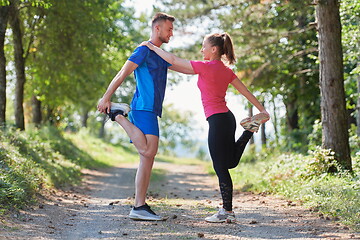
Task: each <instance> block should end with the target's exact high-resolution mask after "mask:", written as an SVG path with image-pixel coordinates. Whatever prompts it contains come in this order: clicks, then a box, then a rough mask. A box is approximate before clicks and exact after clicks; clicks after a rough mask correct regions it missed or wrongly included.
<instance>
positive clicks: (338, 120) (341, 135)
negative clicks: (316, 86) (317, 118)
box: [316, 0, 352, 170]
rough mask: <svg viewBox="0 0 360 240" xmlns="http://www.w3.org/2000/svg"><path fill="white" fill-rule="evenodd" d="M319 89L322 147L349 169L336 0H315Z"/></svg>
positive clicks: (339, 25) (339, 27) (350, 167)
mask: <svg viewBox="0 0 360 240" xmlns="http://www.w3.org/2000/svg"><path fill="white" fill-rule="evenodd" d="M316 17H317V23H318V31H319V35H318V36H319V60H320V92H321V116H322V134H323V138H322V139H323V142H322V144H323V147H324V148H326V149H332V150H333V151H335V153H336V159H337V161H338V162H339V164H340V165H341V166H343V167H344V168H345V169H347V170H352V165H351V157H350V147H349V133H348V122H347V113H346V107H345V91H344V74H343V70H344V69H343V54H342V45H341V23H340V14H339V1H338V0H319V1H318V2H317V6H316Z"/></svg>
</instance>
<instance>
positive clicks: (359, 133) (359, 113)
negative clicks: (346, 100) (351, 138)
mask: <svg viewBox="0 0 360 240" xmlns="http://www.w3.org/2000/svg"><path fill="white" fill-rule="evenodd" d="M359 65H360V63H358V66H359ZM357 92H358V99H357V118H356V126H357V131H356V133H357V136H358V137H360V76H358V79H357Z"/></svg>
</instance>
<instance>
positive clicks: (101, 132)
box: [99, 114, 106, 138]
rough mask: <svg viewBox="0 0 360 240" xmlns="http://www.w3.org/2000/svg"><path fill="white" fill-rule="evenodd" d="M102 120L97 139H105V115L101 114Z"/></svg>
mask: <svg viewBox="0 0 360 240" xmlns="http://www.w3.org/2000/svg"><path fill="white" fill-rule="evenodd" d="M103 115H104V116H103V118H102V121H101V127H100V131H99V138H104V137H105V123H106V121H105V120H106V115H105V114H103Z"/></svg>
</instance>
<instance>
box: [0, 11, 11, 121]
mask: <svg viewBox="0 0 360 240" xmlns="http://www.w3.org/2000/svg"><path fill="white" fill-rule="evenodd" d="M8 17H9V6H0V127H1V126H5V123H6V118H5V117H6V57H5V50H4V46H5V32H6V26H7V23H8Z"/></svg>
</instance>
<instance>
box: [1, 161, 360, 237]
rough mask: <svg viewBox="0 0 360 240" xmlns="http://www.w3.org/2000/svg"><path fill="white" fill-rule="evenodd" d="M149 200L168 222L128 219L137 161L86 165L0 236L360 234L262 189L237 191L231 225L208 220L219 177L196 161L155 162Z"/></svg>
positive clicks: (217, 200)
mask: <svg viewBox="0 0 360 240" xmlns="http://www.w3.org/2000/svg"><path fill="white" fill-rule="evenodd" d="M154 167H155V168H158V169H164V171H165V172H166V173H167V174H166V177H165V178H164V179H162V180H161V181H157V182H152V183H151V186H150V193H149V195H150V196H149V200H148V204H149V205H150V206H152V208H153V210H155V212H157V213H158V214H161V215H167V216H169V219H168V220H167V221H163V222H150V221H149V222H147V221H133V220H131V219H129V218H128V216H127V215H128V214H129V211H130V208H131V204H132V203H133V193H134V177H135V171H136V166H134V165H121V166H118V167H116V168H112V169H106V170H101V171H94V170H85V171H84V174H85V180H84V183H83V184H82V185H81V186H79V187H74V188H71V189H67V190H64V191H58V192H55V191H54V192H52V193H50V194H49V195H48V196H47V197H46V198H44V199H43V200H42V202H41V204H39V205H38V206H36V207H35V208H33V209H28V210H26V211H21V212H20V213H19V214H15V215H16V216H13V217H14V220H13V222H10V221H6V222H5V221H3V222H2V223H1V227H0V239H66V240H68V239H74V240H78V239H164V240H165V239H166V240H172V239H221V240H223V239H243V240H245V239H251V240H253V239H291V240H296V239H360V233H354V232H351V230H349V229H348V228H347V227H344V226H342V225H341V224H339V223H338V222H337V221H336V219H335V220H334V219H329V218H326V217H323V216H322V215H321V214H319V213H316V212H312V211H310V210H307V209H304V208H303V207H301V206H300V205H299V204H297V203H296V202H290V201H287V200H284V199H281V198H277V197H274V196H269V195H265V194H260V195H259V194H252V193H242V192H236V193H235V194H234V210H235V213H236V218H237V222H236V223H231V224H228V223H222V224H214V223H207V222H205V221H204V220H203V219H204V217H206V216H208V215H210V214H213V213H214V212H215V211H216V210H217V208H218V207H219V204H220V195H219V192H218V191H217V182H216V178H215V177H214V176H209V175H208V174H207V173H206V172H205V170H204V169H203V168H202V167H201V166H197V165H174V164H170V163H163V162H156V163H155V166H154Z"/></svg>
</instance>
